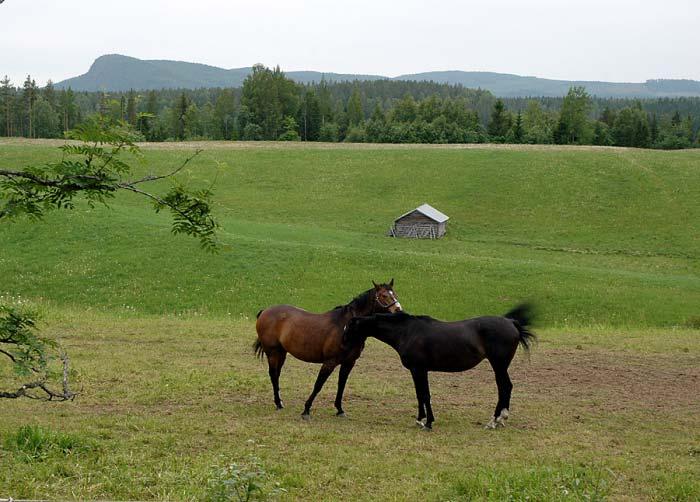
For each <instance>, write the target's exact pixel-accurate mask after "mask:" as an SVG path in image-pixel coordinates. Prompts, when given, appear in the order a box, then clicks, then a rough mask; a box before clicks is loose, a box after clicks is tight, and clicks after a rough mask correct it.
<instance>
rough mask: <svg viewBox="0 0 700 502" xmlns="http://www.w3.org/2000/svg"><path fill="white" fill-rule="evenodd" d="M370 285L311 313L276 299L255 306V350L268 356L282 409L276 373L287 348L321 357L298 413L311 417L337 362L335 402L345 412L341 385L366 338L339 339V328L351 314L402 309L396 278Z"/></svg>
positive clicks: (309, 358) (316, 359) (310, 357)
mask: <svg viewBox="0 0 700 502" xmlns="http://www.w3.org/2000/svg"><path fill="white" fill-rule="evenodd" d="M372 284H374V287H373V288H372V289H369V290H367V291H365V292H364V293H361V294H360V295H358V296H357V297H355V298H354V299H353V300H352V301H351V302H350V303H348V304H347V305H341V306H339V307H336V308H334V309H333V310H331V311H329V312H326V313H324V314H313V313H311V312H307V311H306V310H302V309H300V308H297V307H293V306H292V305H275V306H273V307H269V308H266V309H265V310H261V311H260V312H258V322H257V323H256V325H255V329H256V330H257V332H258V339H257V340H256V341H255V343H254V344H253V348H254V349H255V353H256V354H257V355H258V356H259V357H262V354H263V352H264V353H265V355H266V356H267V363H268V365H269V373H270V380H271V381H272V390H273V392H274V397H275V406H277V409H278V410H279V409H282V400H281V399H280V393H279V377H280V372H281V371H282V366H283V365H284V360H285V358H286V357H287V353H290V354H292V355H293V356H294V357H296V358H297V359H301V360H302V361H306V362H307V363H321V364H322V366H321V371H320V372H319V373H318V378H317V379H316V385H314V390H313V392H311V395H310V396H309V399H307V400H306V404H305V406H304V413H302V417H304V418H305V419H308V418H309V416H310V415H309V412H310V410H311V405H312V404H313V402H314V399H315V398H316V394H318V393H319V392H320V391H321V388H322V387H323V384H324V383H325V382H326V380H327V379H328V377H329V376H330V375H331V373H333V370H334V369H335V367H336V366H338V365H340V376H339V377H338V393H337V394H336V398H335V408H336V410H338V413H337V415H338V416H341V417H342V416H345V413H344V412H343V406H342V401H343V391H344V389H345V383H346V382H347V379H348V375H350V371H352V368H353V366H354V365H355V361H357V358H358V357H360V354H361V353H362V349H363V348H364V344H353V345H352V347H347V346H345V345H344V344H343V331H344V329H345V326H346V325H347V324H348V322H349V321H350V319H352V318H353V317H356V316H367V315H371V314H376V313H394V312H399V311H401V304H400V303H399V300H398V299H397V297H396V294H395V293H394V289H393V288H394V279H392V280H391V281H390V282H389V283H388V284H376V283H374V281H373V282H372Z"/></svg>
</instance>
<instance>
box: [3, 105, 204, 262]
mask: <svg viewBox="0 0 700 502" xmlns="http://www.w3.org/2000/svg"><path fill="white" fill-rule="evenodd" d="M66 136H67V138H68V139H72V140H77V141H80V143H77V144H76V143H69V144H66V145H63V146H61V147H60V149H61V151H62V152H63V157H62V158H61V160H60V161H58V162H50V163H47V164H45V165H42V166H34V167H29V168H26V169H24V170H21V171H13V170H8V169H2V168H0V200H3V199H4V204H3V205H2V206H0V219H3V218H13V217H17V216H20V215H28V216H30V217H33V218H41V217H42V216H43V215H44V213H45V212H46V211H49V210H53V209H71V208H73V207H74V200H75V199H76V198H80V199H83V200H85V201H87V202H88V204H89V205H90V206H94V205H95V204H96V203H100V204H107V202H108V200H109V199H110V198H112V197H114V195H115V193H117V192H118V191H120V190H121V191H129V192H134V193H137V194H139V195H142V196H145V197H147V198H149V199H151V200H152V201H153V202H154V203H155V208H156V211H157V212H158V211H160V210H162V209H166V208H167V209H169V210H170V212H171V214H172V215H173V218H174V222H173V227H172V231H173V233H176V234H178V233H184V234H187V235H191V236H193V237H196V238H198V239H199V241H200V243H201V245H202V247H204V248H205V249H207V250H210V251H215V250H216V249H217V246H216V234H215V232H216V228H217V226H218V225H217V223H216V220H215V219H214V217H213V215H212V214H211V207H210V202H211V196H212V191H211V188H208V189H205V190H199V191H193V192H191V191H189V190H188V189H187V188H186V187H184V186H183V185H181V184H180V183H178V182H174V183H173V187H172V188H171V189H170V190H169V191H168V192H167V193H166V194H165V195H162V196H159V195H156V194H154V193H151V192H149V191H146V190H144V189H143V188H141V186H142V185H143V184H144V183H148V182H153V181H157V180H162V179H170V180H174V179H175V176H176V175H177V174H178V173H179V172H180V171H181V170H182V169H183V168H184V167H185V166H186V165H187V164H188V163H189V162H190V161H191V160H192V159H193V158H195V157H196V156H197V155H199V153H200V152H201V151H199V150H198V151H196V152H194V154H192V155H191V156H189V157H188V158H186V159H185V160H184V161H183V162H182V163H181V164H180V165H179V166H178V167H176V168H175V169H174V170H172V171H171V172H169V173H166V174H163V175H149V176H145V177H143V178H139V179H129V178H128V176H129V175H130V174H131V166H130V165H129V163H128V160H129V156H130V157H132V158H134V157H136V158H138V157H140V156H141V152H140V150H139V147H138V146H137V145H136V143H135V142H136V140H137V139H138V137H139V136H138V133H137V132H135V131H134V130H133V129H132V128H131V127H130V126H129V125H128V124H127V123H125V122H119V123H112V122H111V121H109V120H107V119H105V118H103V117H99V116H98V117H95V118H93V119H92V120H89V121H87V122H85V123H84V124H81V125H80V126H78V127H76V128H75V129H73V130H72V131H69V132H68V133H67V134H66ZM0 167H1V166H0Z"/></svg>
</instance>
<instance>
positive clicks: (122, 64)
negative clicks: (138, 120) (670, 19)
mask: <svg viewBox="0 0 700 502" xmlns="http://www.w3.org/2000/svg"><path fill="white" fill-rule="evenodd" d="M252 71H253V69H252V68H251V67H245V68H234V69H230V70H227V69H224V68H217V67H215V66H209V65H204V64H197V63H185V62H182V61H163V60H141V59H137V58H132V57H128V56H122V55H119V54H109V55H106V56H101V57H99V58H97V59H96V60H95V62H94V63H93V64H92V66H91V67H90V69H89V70H88V72H87V73H85V74H84V75H80V76H78V77H73V78H70V79H67V80H64V81H62V82H59V83H57V84H56V87H57V88H58V89H68V88H69V87H70V88H72V89H73V90H74V91H107V92H119V91H129V90H130V89H135V90H139V91H144V90H158V89H196V88H200V87H241V86H242V85H243V81H244V80H245V78H246V77H248V76H249V75H250V74H251V73H252ZM287 77H289V78H290V79H292V80H294V81H295V82H297V83H298V84H310V83H319V82H320V81H321V80H322V79H324V80H325V81H326V82H342V81H356V80H357V81H372V80H395V81H396V80H408V81H414V82H436V83H439V84H450V85H461V86H463V87H469V88H474V89H485V90H488V91H490V92H491V93H492V94H494V95H496V96H498V97H503V98H505V97H509V98H512V97H527V96H548V97H560V98H561V97H563V96H565V95H566V93H567V92H568V90H569V88H570V87H576V86H578V87H581V86H583V87H585V88H586V89H587V90H588V92H589V93H590V94H591V95H594V96H598V97H601V98H661V97H681V96H696V97H700V82H697V81H694V80H647V81H646V82H626V83H620V82H597V81H575V80H553V79H546V78H539V77H527V76H520V75H511V74H507V73H494V72H484V71H431V72H425V73H413V74H405V75H399V76H396V77H386V76H381V75H358V74H338V73H329V72H319V71H291V72H287Z"/></svg>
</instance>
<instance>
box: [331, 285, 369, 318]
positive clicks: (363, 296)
mask: <svg viewBox="0 0 700 502" xmlns="http://www.w3.org/2000/svg"><path fill="white" fill-rule="evenodd" d="M371 292H372V290H371V289H368V290H367V291H365V292H363V293H360V294H359V295H357V296H356V297H355V298H353V299H352V300H350V301H349V302H348V303H346V304H345V305H338V306H336V307H333V311H334V312H335V311H338V313H341V314H344V313H345V312H347V311H348V310H350V309H351V308H353V307H359V306H362V305H366V304H367V302H368V301H369V294H370V293H371Z"/></svg>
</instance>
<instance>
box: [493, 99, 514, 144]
mask: <svg viewBox="0 0 700 502" xmlns="http://www.w3.org/2000/svg"><path fill="white" fill-rule="evenodd" d="M509 128H510V123H509V116H508V112H507V111H506V107H505V105H504V104H503V100H502V99H497V100H496V102H495V103H494V104H493V111H492V112H491V120H489V125H488V129H487V131H488V133H489V136H490V137H491V141H496V142H501V143H502V142H503V141H505V138H506V134H508V129H509Z"/></svg>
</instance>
